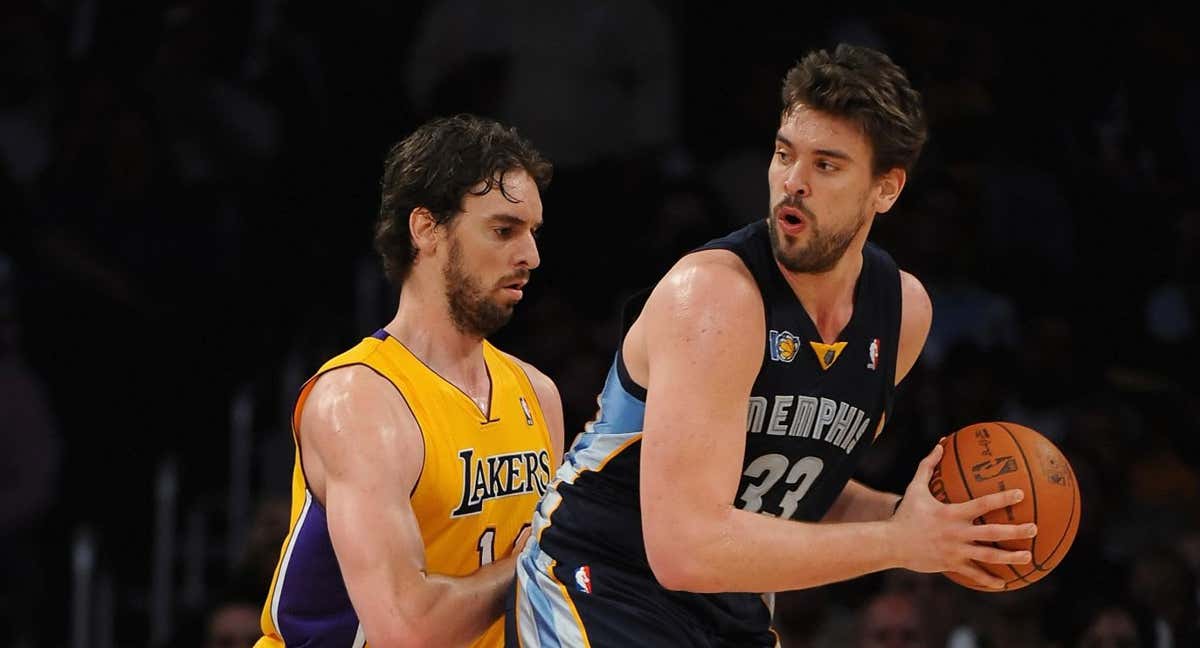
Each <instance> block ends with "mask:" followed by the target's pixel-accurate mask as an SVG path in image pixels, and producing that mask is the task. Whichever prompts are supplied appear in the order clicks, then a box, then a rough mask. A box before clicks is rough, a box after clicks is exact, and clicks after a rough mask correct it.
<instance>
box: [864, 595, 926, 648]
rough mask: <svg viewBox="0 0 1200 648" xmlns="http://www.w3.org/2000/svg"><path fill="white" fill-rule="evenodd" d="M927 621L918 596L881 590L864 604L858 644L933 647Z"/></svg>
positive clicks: (882, 647) (884, 647) (866, 647)
mask: <svg viewBox="0 0 1200 648" xmlns="http://www.w3.org/2000/svg"><path fill="white" fill-rule="evenodd" d="M928 632H929V624H928V623H927V622H926V619H925V615H924V614H923V610H922V608H921V606H920V604H919V603H918V602H917V600H916V599H915V598H914V597H913V596H910V595H908V594H904V593H902V592H897V591H893V592H883V593H880V594H877V595H875V596H874V597H873V598H871V599H870V600H868V601H867V603H866V604H865V605H864V606H863V610H862V615H861V618H860V621H859V635H858V648H934V644H932V643H930V640H929V634H928Z"/></svg>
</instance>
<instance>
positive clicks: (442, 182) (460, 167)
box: [375, 113, 553, 288]
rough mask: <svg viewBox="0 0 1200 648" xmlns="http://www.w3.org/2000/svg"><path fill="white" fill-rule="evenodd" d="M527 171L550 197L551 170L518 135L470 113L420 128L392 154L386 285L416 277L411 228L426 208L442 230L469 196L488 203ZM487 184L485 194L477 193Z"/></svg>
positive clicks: (382, 235) (384, 215)
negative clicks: (512, 174) (509, 179)
mask: <svg viewBox="0 0 1200 648" xmlns="http://www.w3.org/2000/svg"><path fill="white" fill-rule="evenodd" d="M517 169H521V170H524V171H525V172H526V173H528V174H529V176H530V177H531V178H533V181H534V182H535V183H537V186H538V190H539V191H544V190H545V189H546V187H547V186H549V184H550V178H551V176H552V175H553V167H552V166H551V164H550V162H548V161H547V160H546V159H545V158H543V157H542V154H541V153H539V152H538V151H537V150H536V149H534V148H533V145H532V144H530V142H529V141H528V140H526V139H524V138H522V137H521V136H520V135H519V134H518V133H517V131H516V129H515V128H512V127H509V126H505V125H503V124H501V123H499V122H497V121H494V120H491V119H487V118H483V117H477V116H475V115H470V114H466V113H463V114H458V115H454V116H452V117H439V118H436V119H433V120H430V121H429V122H426V123H425V124H423V125H421V126H420V127H419V128H417V130H415V131H414V132H413V133H412V134H410V135H409V136H408V137H405V138H404V139H403V140H401V141H400V142H399V143H397V144H396V145H395V146H393V147H392V148H391V150H390V151H388V155H387V159H386V160H385V161H384V165H383V179H382V180H381V181H380V185H381V188H382V191H381V199H380V204H379V218H378V220H377V221H376V223H375V250H376V251H377V252H378V253H379V255H380V257H382V258H383V269H384V273H385V274H386V275H387V277H388V279H389V280H390V281H391V282H392V284H393V285H395V286H396V287H397V288H399V287H400V286H401V285H402V284H403V283H404V280H405V279H406V278H407V277H408V274H409V272H410V271H411V270H412V264H413V260H414V259H415V258H416V253H417V251H416V248H415V247H414V246H413V242H412V237H411V235H410V233H409V229H408V217H409V214H411V213H412V210H414V209H416V208H418V207H424V208H425V209H428V210H429V213H430V214H432V215H433V218H434V220H435V221H436V222H437V223H438V224H443V225H444V224H447V223H450V222H451V221H452V220H453V219H454V217H455V216H457V215H458V214H459V213H460V212H461V211H462V203H463V198H465V197H466V195H467V193H468V192H471V193H474V194H475V195H478V196H482V195H484V194H486V193H487V192H489V191H491V190H492V189H493V188H494V187H499V189H500V192H501V193H502V194H503V195H504V197H505V198H507V199H509V200H513V198H512V197H511V196H509V195H508V193H507V191H506V190H505V188H504V175H505V174H506V173H508V172H509V171H513V170H517ZM480 182H483V183H485V184H484V187H483V188H482V189H481V190H478V191H474V190H473V187H475V185H478V184H479V183H480Z"/></svg>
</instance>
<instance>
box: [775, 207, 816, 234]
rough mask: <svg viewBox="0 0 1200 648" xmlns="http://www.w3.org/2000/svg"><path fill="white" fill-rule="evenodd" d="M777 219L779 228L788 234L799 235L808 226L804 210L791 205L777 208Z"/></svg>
mask: <svg viewBox="0 0 1200 648" xmlns="http://www.w3.org/2000/svg"><path fill="white" fill-rule="evenodd" d="M775 220H776V221H777V223H778V225H779V229H780V230H781V231H782V232H783V233H784V234H787V235H788V236H797V235H798V234H800V233H801V232H803V231H804V230H805V229H806V228H807V227H808V224H807V221H805V217H804V212H802V211H800V210H799V209H796V208H795V207H791V206H786V205H785V206H783V207H780V208H779V209H776V210H775Z"/></svg>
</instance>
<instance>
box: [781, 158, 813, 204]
mask: <svg viewBox="0 0 1200 648" xmlns="http://www.w3.org/2000/svg"><path fill="white" fill-rule="evenodd" d="M803 166H804V165H802V164H794V165H792V167H791V168H790V169H788V173H787V176H786V177H784V179H783V190H784V191H786V192H787V193H788V195H795V196H801V197H806V196H808V195H809V193H811V190H810V188H809V185H808V178H807V177H806V176H805V174H804V172H803V170H802V167H803Z"/></svg>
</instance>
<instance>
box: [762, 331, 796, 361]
mask: <svg viewBox="0 0 1200 648" xmlns="http://www.w3.org/2000/svg"><path fill="white" fill-rule="evenodd" d="M767 348H768V349H769V350H770V351H771V359H772V360H775V361H776V362H791V361H792V360H795V359H796V353H797V352H798V351H799V350H800V338H798V337H796V336H795V335H792V334H791V332H790V331H783V332H780V331H770V332H768V333H767Z"/></svg>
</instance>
